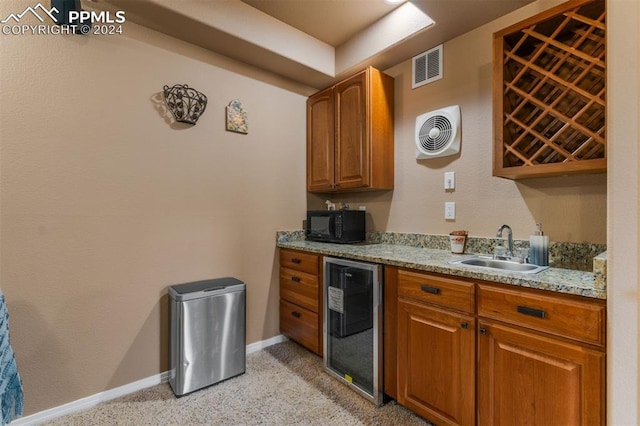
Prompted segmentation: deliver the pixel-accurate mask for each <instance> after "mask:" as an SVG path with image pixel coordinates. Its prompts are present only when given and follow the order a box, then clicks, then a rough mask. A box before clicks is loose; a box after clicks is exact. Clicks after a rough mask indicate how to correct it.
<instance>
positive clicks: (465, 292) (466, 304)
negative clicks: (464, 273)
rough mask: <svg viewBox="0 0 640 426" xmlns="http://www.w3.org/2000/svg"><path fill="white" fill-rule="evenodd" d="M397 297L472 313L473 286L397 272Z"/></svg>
mask: <svg viewBox="0 0 640 426" xmlns="http://www.w3.org/2000/svg"><path fill="white" fill-rule="evenodd" d="M398 296H405V297H410V298H412V299H417V300H420V301H423V302H428V303H433V304H435V305H439V306H443V307H446V308H451V309H456V310H459V311H464V312H469V313H473V311H474V302H475V299H474V284H473V283H469V282H466V281H461V280H455V279H451V278H444V277H438V276H435V275H430V274H426V273H421V272H414V271H408V270H403V269H400V270H398Z"/></svg>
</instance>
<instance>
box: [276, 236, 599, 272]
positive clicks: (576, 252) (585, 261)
mask: <svg viewBox="0 0 640 426" xmlns="http://www.w3.org/2000/svg"><path fill="white" fill-rule="evenodd" d="M304 239H305V237H304V231H302V230H298V231H286V232H279V233H278V241H296V240H304ZM503 241H504V239H502V238H483V237H467V245H466V249H465V253H479V254H491V253H493V248H494V247H495V246H496V245H497V244H498V243H500V244H502V243H503ZM366 242H367V243H369V244H397V245H405V246H411V247H424V248H430V249H437V250H449V249H450V243H449V235H427V234H411V233H400V232H368V233H367V241H366ZM513 246H514V249H518V248H524V249H529V240H513ZM606 250H607V246H606V245H605V244H590V243H565V242H557V241H551V242H549V264H550V266H552V267H555V268H565V269H575V270H580V271H593V269H594V258H595V257H598V258H599V259H600V260H601V259H603V257H604V258H605V263H606V255H604V254H603V253H604V252H606ZM604 267H605V266H602V268H604Z"/></svg>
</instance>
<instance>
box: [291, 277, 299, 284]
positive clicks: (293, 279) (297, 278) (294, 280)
mask: <svg viewBox="0 0 640 426" xmlns="http://www.w3.org/2000/svg"><path fill="white" fill-rule="evenodd" d="M291 281H293V282H296V283H299V282H300V277H291Z"/></svg>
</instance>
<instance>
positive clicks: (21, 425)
mask: <svg viewBox="0 0 640 426" xmlns="http://www.w3.org/2000/svg"><path fill="white" fill-rule="evenodd" d="M286 340H287V338H286V337H285V336H283V335H282V334H279V335H277V336H274V337H272V338H270V339H267V340H261V341H259V342H255V343H251V344H250V345H247V355H248V354H251V353H254V352H258V351H259V350H262V349H264V348H267V347H269V346H271V345H276V344H278V343H282V342H284V341H286ZM168 381H169V372H168V371H165V372H162V373H160V374H156V375H154V376H151V377H147V378H145V379H141V380H138V381H136V382H133V383H129V384H126V385H123V386H119V387H117V388H114V389H109V390H108V391H104V392H100V393H96V394H94V395H91V396H87V397H86V398H82V399H78V400H76V401H72V402H69V403H67V404H64V405H59V406H57V407H53V408H50V409H48V410H44V411H40V412H38V413H35V414H31V415H29V416H26V417H21V418H19V419H16V420H14V421H12V422H11V426H25V425H37V424H39V423H43V422H47V421H51V420H53V419H57V418H58V417H62V416H66V415H69V414H73V413H76V412H78V411H83V410H88V409H89V408H93V407H95V406H96V405H98V404H102V403H103V402H107V401H111V400H112V399H116V398H120V397H122V396H125V395H129V394H131V393H134V392H138V391H140V390H142V389H146V388H149V387H151V386H155V385H159V384H160V383H165V382H168ZM25 397H26V398H28V396H26V395H25Z"/></svg>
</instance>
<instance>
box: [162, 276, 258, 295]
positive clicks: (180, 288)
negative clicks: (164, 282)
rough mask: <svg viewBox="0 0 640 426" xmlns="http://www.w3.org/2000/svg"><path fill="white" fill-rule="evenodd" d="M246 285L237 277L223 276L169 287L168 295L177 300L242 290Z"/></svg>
mask: <svg viewBox="0 0 640 426" xmlns="http://www.w3.org/2000/svg"><path fill="white" fill-rule="evenodd" d="M245 288H246V285H245V284H244V283H243V282H242V281H240V280H239V279H237V278H233V277H225V278H214V279H209V280H202V281H194V282H190V283H184V284H177V285H173V286H171V287H169V296H170V297H171V298H172V299H175V300H177V301H183V300H190V299H197V298H200V297H209V296H216V295H219V294H224V293H232V292H236V291H244V290H245Z"/></svg>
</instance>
